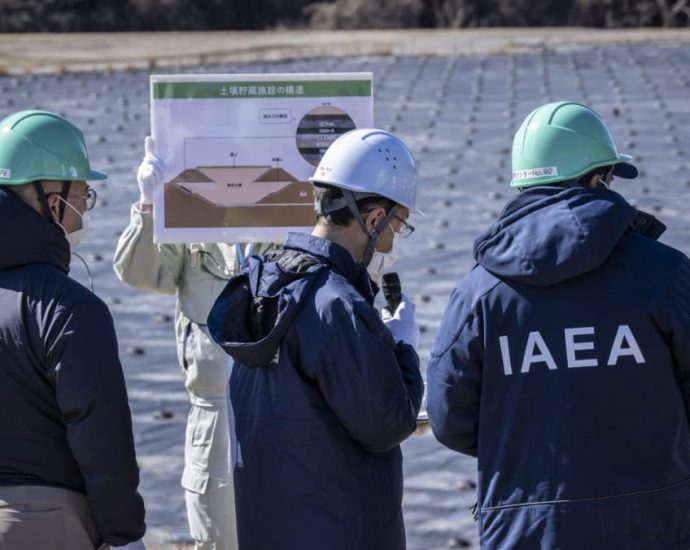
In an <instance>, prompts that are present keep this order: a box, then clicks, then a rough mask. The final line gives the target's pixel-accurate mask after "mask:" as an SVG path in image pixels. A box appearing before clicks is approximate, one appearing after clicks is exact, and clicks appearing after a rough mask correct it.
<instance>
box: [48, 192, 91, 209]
mask: <svg viewBox="0 0 690 550" xmlns="http://www.w3.org/2000/svg"><path fill="white" fill-rule="evenodd" d="M50 195H60V193H57V192H52V193H46V197H49V196H50ZM67 196H68V197H76V198H78V199H81V200H83V201H84V202H86V210H93V207H94V206H96V200H98V195H97V194H96V190H95V189H92V188H91V187H89V188H87V189H86V195H77V194H76V193H70V194H69V195H67Z"/></svg>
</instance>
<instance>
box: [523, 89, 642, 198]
mask: <svg viewBox="0 0 690 550" xmlns="http://www.w3.org/2000/svg"><path fill="white" fill-rule="evenodd" d="M631 160H633V157H631V156H629V155H623V154H621V153H619V152H618V149H617V148H616V144H615V143H614V142H613V138H612V137H611V133H610V132H609V130H608V128H607V127H606V124H604V121H603V120H602V119H601V117H600V116H599V115H598V114H597V113H595V112H594V111H593V110H592V109H590V108H589V107H587V106H586V105H582V104H580V103H575V102H570V101H561V102H557V103H547V104H546V105H542V106H541V107H538V108H537V109H535V110H534V111H532V112H531V113H530V114H529V115H528V116H527V118H526V119H525V120H524V121H523V123H522V125H521V126H520V128H519V130H518V131H517V133H516V134H515V138H514V139H513V177H512V180H511V182H510V186H511V187H530V186H533V185H548V184H555V183H558V182H563V181H569V180H576V179H577V178H579V177H581V176H583V175H585V174H587V173H588V172H590V171H592V170H594V169H595V168H599V167H602V166H611V165H614V170H613V174H614V175H615V176H619V177H622V178H628V179H632V178H635V177H637V168H635V167H634V166H633V165H632V164H628V161H631Z"/></svg>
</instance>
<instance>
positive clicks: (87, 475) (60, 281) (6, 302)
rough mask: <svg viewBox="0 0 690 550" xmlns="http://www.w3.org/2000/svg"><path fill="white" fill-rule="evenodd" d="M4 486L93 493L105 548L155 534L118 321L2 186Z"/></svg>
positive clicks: (0, 464)
mask: <svg viewBox="0 0 690 550" xmlns="http://www.w3.org/2000/svg"><path fill="white" fill-rule="evenodd" d="M0 235H1V237H0V485H48V486H54V487H61V488H65V489H70V490H73V491H77V492H80V493H84V494H85V495H86V498H87V500H88V503H89V507H90V509H91V513H92V516H93V519H94V522H95V524H96V527H97V529H98V532H99V534H100V536H101V537H102V538H103V540H104V541H105V542H106V543H108V544H112V545H123V544H125V543H127V542H130V541H134V540H137V539H139V538H141V537H142V536H143V534H144V531H145V524H144V505H143V501H142V499H141V497H140V496H139V494H138V493H137V485H138V483H139V469H138V467H137V463H136V459H135V454H134V442H133V437H132V422H131V417H130V411H129V405H128V403H127V390H126V388H125V381H124V377H123V374H122V367H121V366H120V362H119V360H118V348H117V340H116V338H115V331H114V328H113V321H112V317H111V316H110V312H109V311H108V308H107V307H106V305H105V304H104V303H103V302H102V301H101V300H100V299H99V298H97V297H96V296H95V295H94V294H93V293H92V292H90V291H89V290H87V289H86V288H84V287H83V286H82V285H80V284H79V283H77V282H76V281H74V280H73V279H70V278H69V277H68V276H67V271H68V267H69V261H70V250H69V245H68V243H67V241H66V239H65V237H64V235H63V234H62V232H61V230H60V229H59V228H58V227H57V226H56V225H55V224H53V223H52V222H49V221H48V220H47V219H46V218H44V217H43V216H41V215H40V214H38V213H37V212H35V211H34V210H33V209H31V208H30V207H29V206H27V205H26V204H24V203H23V202H21V201H20V200H19V199H18V198H17V197H15V196H14V195H13V194H12V193H11V192H8V191H6V190H5V189H4V188H2V187H0Z"/></svg>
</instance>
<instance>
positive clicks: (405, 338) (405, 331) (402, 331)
mask: <svg viewBox="0 0 690 550" xmlns="http://www.w3.org/2000/svg"><path fill="white" fill-rule="evenodd" d="M400 298H401V299H400V304H399V305H398V309H396V310H395V313H394V314H393V315H391V312H390V311H388V308H387V307H384V308H383V309H382V310H381V319H383V323H384V324H385V325H386V326H387V327H388V330H390V331H391V334H392V335H393V340H395V341H396V342H400V341H402V342H405V343H406V344H410V345H411V346H412V347H413V348H415V349H417V346H419V327H418V326H417V321H416V319H415V309H416V306H415V305H414V302H413V301H412V299H411V298H410V297H409V296H408V295H407V294H405V293H404V292H403V293H402V295H401V297H400Z"/></svg>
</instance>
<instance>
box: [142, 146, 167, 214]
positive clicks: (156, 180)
mask: <svg viewBox="0 0 690 550" xmlns="http://www.w3.org/2000/svg"><path fill="white" fill-rule="evenodd" d="M144 151H145V153H146V154H145V155H144V159H143V160H142V161H141V164H140V165H139V170H138V171H137V183H138V184H139V191H140V192H141V195H140V197H139V202H140V203H141V204H151V203H153V190H154V188H155V187H156V186H157V185H160V183H161V181H162V180H163V172H164V171H165V164H164V163H163V161H162V160H161V159H159V158H158V157H157V156H156V144H155V142H154V141H153V138H152V137H151V136H147V137H146V140H145V141H144Z"/></svg>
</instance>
